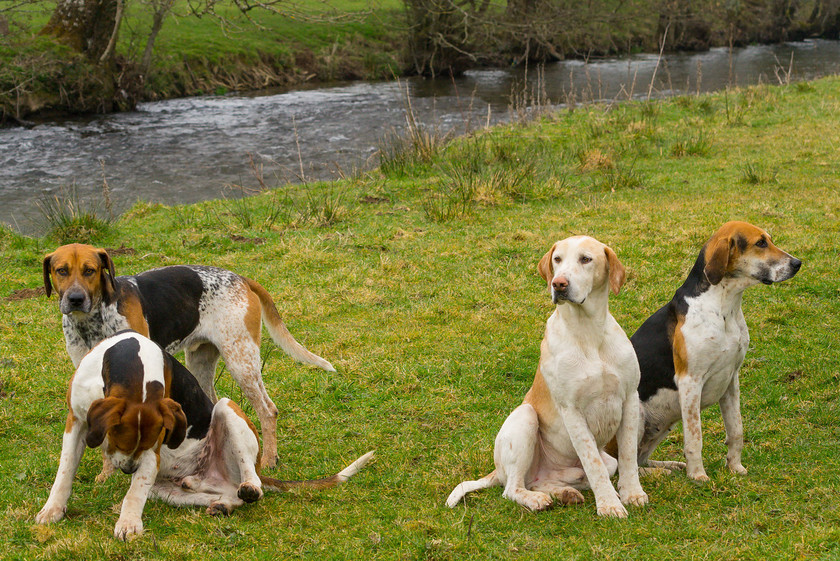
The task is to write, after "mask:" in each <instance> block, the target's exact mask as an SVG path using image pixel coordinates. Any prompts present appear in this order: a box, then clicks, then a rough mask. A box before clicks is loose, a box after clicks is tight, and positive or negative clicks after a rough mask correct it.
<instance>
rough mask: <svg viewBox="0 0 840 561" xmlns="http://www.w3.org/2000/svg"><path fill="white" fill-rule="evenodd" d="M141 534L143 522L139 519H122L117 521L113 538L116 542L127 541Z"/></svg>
mask: <svg viewBox="0 0 840 561" xmlns="http://www.w3.org/2000/svg"><path fill="white" fill-rule="evenodd" d="M142 534H143V521H142V520H140V519H139V518H122V517H120V519H119V520H117V525H116V526H114V537H115V538H117V539H118V540H122V541H124V542H125V541H128V540H131V539H134V538H136V537H138V536H140V535H142Z"/></svg>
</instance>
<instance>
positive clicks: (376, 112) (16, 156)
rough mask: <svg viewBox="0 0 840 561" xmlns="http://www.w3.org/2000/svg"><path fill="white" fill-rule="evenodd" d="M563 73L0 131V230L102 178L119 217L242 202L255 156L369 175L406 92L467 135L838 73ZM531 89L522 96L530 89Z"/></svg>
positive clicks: (811, 53) (785, 57) (319, 93)
mask: <svg viewBox="0 0 840 561" xmlns="http://www.w3.org/2000/svg"><path fill="white" fill-rule="evenodd" d="M657 59H658V57H657V56H656V55H636V56H630V57H623V58H615V59H606V60H599V61H589V62H588V63H584V62H580V61H565V62H558V63H554V64H551V65H547V66H546V67H545V69H544V71H543V72H539V73H538V72H535V71H534V70H533V69H532V70H531V71H530V72H526V71H525V70H523V69H510V70H474V71H470V72H467V73H466V74H465V75H464V76H463V77H460V78H458V79H456V80H450V79H435V80H430V79H421V78H417V79H409V80H406V81H403V82H402V83H401V84H398V83H396V82H375V83H367V82H354V83H348V84H338V85H334V86H330V87H319V88H299V89H296V90H293V91H284V92H280V93H277V92H274V93H272V92H261V93H260V94H254V95H228V96H208V97H199V98H186V99H174V100H169V101H160V102H154V103H144V104H141V105H140V106H139V107H138V108H137V111H134V112H131V113H119V114H113V115H103V116H98V117H93V118H84V119H73V120H61V121H48V122H43V123H40V124H38V125H37V126H34V127H32V128H7V129H0V220H1V221H3V222H5V223H7V224H12V225H13V226H15V227H16V228H17V229H19V230H22V231H24V232H29V233H33V232H37V231H38V227H37V223H38V222H40V221H41V219H40V217H39V213H38V212H37V210H36V207H35V202H36V201H37V200H38V199H39V198H40V197H43V196H44V195H51V194H54V193H63V194H67V193H68V192H69V191H75V193H76V196H77V197H78V198H79V199H80V200H82V201H96V200H101V198H102V197H101V192H102V178H103V166H104V177H105V178H106V179H107V182H108V185H109V186H110V189H111V197H112V200H113V203H114V207H115V210H117V211H122V210H125V209H126V208H128V207H130V206H131V205H132V204H133V203H134V202H135V201H137V200H138V199H140V200H147V201H155V202H162V203H165V204H174V203H185V202H195V201H200V200H205V199H213V198H219V197H224V196H235V195H236V194H237V193H239V190H237V189H231V188H230V187H229V186H230V185H232V184H244V185H247V186H251V187H253V186H255V185H256V181H255V180H254V179H253V177H252V176H251V172H250V171H249V168H250V163H249V162H250V156H249V155H253V157H254V158H255V159H256V160H257V161H258V162H260V163H261V164H262V166H263V172H264V175H265V177H266V180H267V183H268V184H269V186H276V185H278V184H279V183H280V181H281V180H283V181H291V180H297V177H298V176H299V175H300V169H301V165H302V166H303V174H304V176H305V177H306V179H329V178H333V177H336V176H337V174H338V173H339V170H341V171H344V172H350V171H352V170H353V169H356V168H363V167H369V166H372V165H375V164H376V163H377V161H376V156H375V153H376V149H377V144H378V142H379V140H380V139H381V138H382V137H383V135H385V134H386V133H388V132H389V131H391V130H393V129H400V128H403V127H404V126H405V107H406V101H405V100H406V91H407V92H408V95H409V97H410V100H411V106H412V109H413V111H414V113H415V114H416V116H417V118H418V120H419V121H420V122H422V123H425V124H427V125H430V126H436V127H438V128H439V129H440V130H441V131H444V132H445V131H450V130H451V131H453V132H455V133H457V132H463V131H464V130H466V129H467V128H468V127H471V128H476V127H478V126H481V125H483V124H485V123H486V122H487V121H488V120H490V121H492V122H499V121H503V120H506V119H508V118H510V107H511V99H512V94H513V95H514V97H516V95H517V94H521V92H523V91H525V90H526V89H527V90H530V91H535V90H539V91H544V92H545V95H547V97H548V99H549V100H551V101H553V102H557V101H562V100H565V99H568V96H573V98H575V99H577V100H579V101H592V100H611V99H627V98H628V97H635V98H645V97H647V95H648V92H649V88H650V84H651V80H652V78H654V73H655V79H653V84H654V86H653V88H652V91H651V93H652V94H653V95H656V96H662V95H673V94H682V93H696V92H698V91H704V92H705V91H714V90H719V89H723V88H725V87H727V86H728V85H736V86H746V85H750V84H756V83H771V84H776V83H779V81H780V80H785V79H788V77H789V79H790V80H807V79H812V78H816V77H819V76H825V75H829V74H837V73H840V42H838V41H823V40H814V41H803V42H796V43H785V44H782V45H774V46H754V47H747V48H743V49H736V50H734V51H733V52H731V53H730V51H729V50H728V49H712V50H711V51H709V52H705V53H697V54H673V55H666V56H665V57H663V60H662V61H661V62H660V64H659V65H658V67H657ZM524 84H528V86H527V87H526V86H525V85H524Z"/></svg>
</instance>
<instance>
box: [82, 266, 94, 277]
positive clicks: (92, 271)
mask: <svg viewBox="0 0 840 561" xmlns="http://www.w3.org/2000/svg"><path fill="white" fill-rule="evenodd" d="M95 272H96V270H95V269H91V268H90V267H85V270H84V271H82V275H84V276H86V277H89V276H91V275H92V274H93V273H95Z"/></svg>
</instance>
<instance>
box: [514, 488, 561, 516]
mask: <svg viewBox="0 0 840 561" xmlns="http://www.w3.org/2000/svg"><path fill="white" fill-rule="evenodd" d="M503 496H504V497H505V498H508V499H510V500H512V501H514V502H516V503H519V504H520V505H522V506H524V507H525V508H527V509H528V510H531V511H534V512H537V511H540V510H545V509H547V508H548V507H550V506H551V504H552V503H553V500H552V498H551V495H549V494H548V493H543V492H541V491H528V490H527V489H516V490H515V491H514V492H513V493H511V494H507V493H505V494H504V495H503Z"/></svg>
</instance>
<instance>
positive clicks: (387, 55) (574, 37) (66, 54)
mask: <svg viewBox="0 0 840 561" xmlns="http://www.w3.org/2000/svg"><path fill="white" fill-rule="evenodd" d="M423 1H425V0H423ZM435 1H437V0H435ZM441 1H442V2H443V4H446V2H447V1H448V0H441ZM605 1H606V0H605ZM813 1H814V2H817V3H818V2H819V0H813ZM602 3H603V2H602ZM421 4H422V2H421ZM443 4H442V5H443ZM806 4H808V3H806ZM806 4H803V5H802V6H800V9H799V11H798V12H796V13H793V12H791V13H790V14H788V15H787V16H785V18H786V19H784V21H783V22H781V23H779V22H777V23H774V20H773V18H772V17H771V14H770V12H772V10H771V9H770V6H769V4H768V6H764V4H763V3H758V4H756V6H755V7H751V8H749V10H752V11H748V8H747V7H741V8H739V9H740V10H742V11H743V13H741V12H738V11H736V12H731V11H726V10H723V11H721V10H722V8H719V7H718V8H716V9H715V10H704V9H700V8H698V7H697V6H693V7H692V6H690V5H689V4H686V5H685V6H683V7H681V8H679V9H677V8H674V7H668V6H670V5H668V6H666V5H665V4H662V5H661V6H660V4H657V3H650V4H649V5H648V4H647V3H645V2H641V3H639V5H638V6H635V7H633V6H624V3H619V5H618V6H616V7H615V9H616V10H617V11H616V12H615V13H612V12H610V13H609V14H607V15H604V18H606V19H603V18H601V17H593V18H590V17H588V16H587V14H588V13H589V12H587V11H586V10H589V11H593V10H594V11H596V12H598V11H599V10H602V8H603V7H604V6H601V3H599V2H596V3H594V4H592V3H590V5H589V6H588V7H587V8H586V10H584V11H583V12H580V13H577V12H576V14H577V15H576V18H575V19H574V20H573V21H565V23H564V24H563V25H560V27H559V28H558V29H557V30H555V31H551V32H550V33H553V34H554V35H551V34H550V35H549V36H547V37H537V36H536V35H535V36H534V37H533V41H534V44H533V46H529V45H530V43H528V41H530V40H531V39H527V38H528V37H531V31H533V30H531V26H529V25H526V30H531V31H528V33H526V34H525V35H524V37H526V39H527V40H526V44H525V45H523V44H521V42H520V40H521V36H522V33H521V31H522V30H520V29H519V28H518V27H517V25H520V24H521V22H510V21H508V20H509V19H510V18H512V17H513V18H515V17H516V15H515V14H511V13H510V12H509V10H508V11H507V12H506V11H504V10H502V9H501V7H500V6H496V5H493V6H494V8H493V9H492V10H491V11H490V12H488V13H487V14H484V13H482V15H481V17H478V15H470V14H469V13H467V15H465V16H463V17H466V18H467V19H466V20H464V25H466V22H467V20H469V21H473V19H475V22H473V23H470V25H475V29H473V28H472V27H470V28H464V27H463V26H459V24H458V22H457V21H454V22H453V21H450V20H449V19H446V18H443V15H442V14H440V13H438V12H435V11H434V10H433V9H432V8H431V7H429V6H426V7H425V8H423V9H422V10H421V9H419V8H417V4H416V3H412V2H403V1H400V0H383V1H381V2H378V3H368V2H361V1H359V0H341V1H335V2H330V3H327V4H322V3H321V2H319V1H317V0H304V1H302V2H300V3H299V4H295V5H294V6H295V7H294V8H292V9H293V10H295V11H283V10H282V9H281V10H280V11H279V12H277V11H268V10H259V9H257V10H253V11H248V12H246V13H242V12H239V11H237V10H236V9H235V8H233V7H232V6H228V7H226V8H223V7H215V8H214V10H215V11H214V12H213V17H209V16H206V15H205V17H203V18H199V17H196V15H195V13H194V12H193V10H194V9H195V7H194V6H193V5H191V4H189V3H188V2H186V0H178V1H176V2H175V4H174V8H172V13H171V14H170V15H169V17H168V19H167V20H166V21H165V24H164V26H163V28H162V29H161V31H160V34H159V35H157V40H156V42H155V44H154V45H155V46H154V50H153V53H154V54H153V57H152V59H151V62H152V63H151V66H150V67H149V71H148V72H147V73H143V72H142V71H141V65H140V64H139V63H138V59H139V58H140V51H142V45H143V44H144V42H145V41H146V39H147V35H148V34H149V31H148V29H149V26H150V25H151V24H150V20H151V15H150V14H149V13H148V10H146V9H144V8H143V7H142V6H139V5H138V6H134V5H133V4H128V5H127V7H126V13H125V16H124V23H123V28H122V31H121V32H120V34H119V41H118V42H117V48H116V52H117V56H116V57H114V58H113V59H112V60H110V61H109V62H108V63H107V64H105V63H103V64H99V63H96V62H94V61H92V60H88V59H87V58H85V57H84V56H82V55H80V54H77V53H75V52H73V51H72V50H70V49H69V48H67V47H66V46H63V45H61V44H59V43H56V42H55V41H53V40H52V39H50V38H49V37H47V36H42V35H40V34H39V33H40V30H42V29H44V26H45V24H46V22H47V21H48V20H49V17H50V14H51V10H52V9H53V8H54V4H53V3H52V2H43V1H36V2H33V3H27V4H26V10H25V12H23V13H22V14H18V15H15V14H16V13H17V12H15V11H14V10H11V11H9V12H8V13H7V14H4V15H2V16H0V38H1V39H2V41H0V124H2V123H10V122H11V123H21V122H22V121H24V120H26V119H28V118H30V117H33V116H45V115H57V114H90V113H107V112H111V111H122V110H127V109H132V108H134V107H135V106H136V104H137V103H138V102H142V101H149V100H156V99H171V98H176V97H185V96H195V95H204V94H221V93H225V92H231V91H239V92H241V91H248V90H257V89H263V88H269V87H278V86H281V87H283V86H291V85H299V84H302V83H307V82H308V83H329V82H333V81H336V80H358V79H367V80H370V79H392V78H395V77H401V76H406V75H412V74H423V75H426V74H432V75H435V74H437V75H444V76H449V75H450V73H456V74H460V73H461V72H463V71H464V70H466V69H470V68H482V67H500V68H501V67H510V66H525V65H528V64H530V65H531V66H532V67H533V66H534V65H536V64H538V63H545V62H551V61H555V60H563V59H579V60H587V61H593V60H598V59H599V58H600V57H603V56H608V55H615V54H620V53H624V54H627V53H638V52H657V51H658V50H659V48H660V46H663V47H665V49H666V51H667V52H676V51H679V50H695V51H704V50H707V49H709V48H712V47H720V46H726V47H730V48H731V47H733V46H744V45H747V44H750V43H752V42H771V43H772V42H780V41H783V40H794V39H802V38H804V37H820V36H826V37H834V36H836V35H837V32H836V31H837V30H836V27H837V26H834V27H832V26H831V25H828V24H817V23H815V22H814V21H812V19H813V17H815V16H814V15H813V14H818V13H819V12H818V11H816V8H815V11H812V13H811V14H812V15H811V17H808V16H807V15H806V14H808V13H809V12H808V10H807V9H806V8H807V5H806ZM446 5H448V4H446ZM482 5H484V4H482ZM487 5H490V4H487ZM512 5H513V3H510V4H509V7H510V6H512ZM214 6H215V4H214ZM407 6H411V7H413V8H412V9H407ZM675 6H676V4H675ZM815 6H816V5H815ZM450 7H451V6H450ZM485 7H486V6H485ZM415 8H416V9H415ZM672 8H673V9H672ZM471 9H472V8H471ZM581 9H582V10H583V8H581ZM430 10H431V11H430ZM658 10H659V11H658ZM673 10H676V11H673ZM685 10H689V11H688V12H685ZM745 10H747V11H745ZM768 10H769V11H768ZM418 14H419V15H418ZM423 14H431V15H430V16H429V17H432V20H430V21H427V20H425V19H424V16H423ZM552 14H553V17H554V18H555V19H556V20H558V21H557V22H555V23H558V22H563V21H564V20H563V17H564V15H563V13H553V12H552ZM438 16H440V18H443V19H435V18H436V17H438ZM468 16H469V17H468ZM471 18H472V19H471ZM506 18H507V19H506ZM497 20H498V21H497ZM421 23H422V24H423V25H421ZM424 25H428V26H432V27H430V28H428V29H427V28H425V27H424ZM558 25H559V23H558ZM440 26H448V27H445V28H444V27H440ZM439 28H440V29H439ZM551 29H553V28H551ZM458 30H460V31H458ZM769 30H774V31H773V32H772V33H771V32H770V31H769ZM543 32H546V33H549V32H548V31H545V30H543ZM453 33H455V35H457V34H458V33H461V35H463V37H462V36H457V37H456V36H453V35H452V34H453ZM555 35H556V37H555ZM467 38H469V40H468V41H467ZM464 41H466V42H464ZM523 49H524V50H523Z"/></svg>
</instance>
